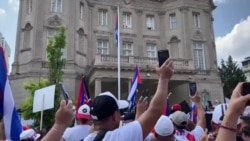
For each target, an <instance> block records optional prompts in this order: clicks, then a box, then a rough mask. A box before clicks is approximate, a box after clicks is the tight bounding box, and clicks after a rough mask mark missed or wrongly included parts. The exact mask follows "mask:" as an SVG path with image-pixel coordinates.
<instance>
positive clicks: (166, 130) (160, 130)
mask: <svg viewBox="0 0 250 141" xmlns="http://www.w3.org/2000/svg"><path fill="white" fill-rule="evenodd" d="M155 132H156V133H157V134H158V135H160V136H164V137H166V136H170V135H172V134H173V133H174V125H173V123H172V121H171V120H170V118H169V117H167V116H165V115H162V116H161V117H160V118H159V119H158V121H157V123H156V124H155Z"/></svg>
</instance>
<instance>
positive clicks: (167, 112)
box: [162, 98, 170, 116]
mask: <svg viewBox="0 0 250 141" xmlns="http://www.w3.org/2000/svg"><path fill="white" fill-rule="evenodd" d="M162 115H165V116H169V115H170V104H169V100H168V98H167V101H166V106H165V108H164V109H163V110H162Z"/></svg>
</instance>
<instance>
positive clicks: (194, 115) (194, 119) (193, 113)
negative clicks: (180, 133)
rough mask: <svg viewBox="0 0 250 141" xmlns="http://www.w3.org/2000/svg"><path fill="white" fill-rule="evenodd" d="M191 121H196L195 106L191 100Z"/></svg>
mask: <svg viewBox="0 0 250 141" xmlns="http://www.w3.org/2000/svg"><path fill="white" fill-rule="evenodd" d="M191 118H192V121H193V123H194V124H196V123H197V107H196V105H195V103H194V102H192V115H191Z"/></svg>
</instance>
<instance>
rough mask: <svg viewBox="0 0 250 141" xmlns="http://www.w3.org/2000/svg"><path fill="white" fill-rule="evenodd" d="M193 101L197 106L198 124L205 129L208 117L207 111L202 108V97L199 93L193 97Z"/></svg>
mask: <svg viewBox="0 0 250 141" xmlns="http://www.w3.org/2000/svg"><path fill="white" fill-rule="evenodd" d="M191 99H192V101H193V102H194V103H195V106H196V108H197V114H198V121H197V124H196V125H197V126H200V127H202V128H203V130H205V128H206V117H205V112H204V110H203V108H202V104H201V97H200V94H199V93H196V95H195V96H194V97H192V98H191Z"/></svg>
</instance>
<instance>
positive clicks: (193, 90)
mask: <svg viewBox="0 0 250 141" xmlns="http://www.w3.org/2000/svg"><path fill="white" fill-rule="evenodd" d="M196 91H197V86H196V83H195V82H190V83H189V95H190V96H191V97H192V96H194V95H195V94H196Z"/></svg>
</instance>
